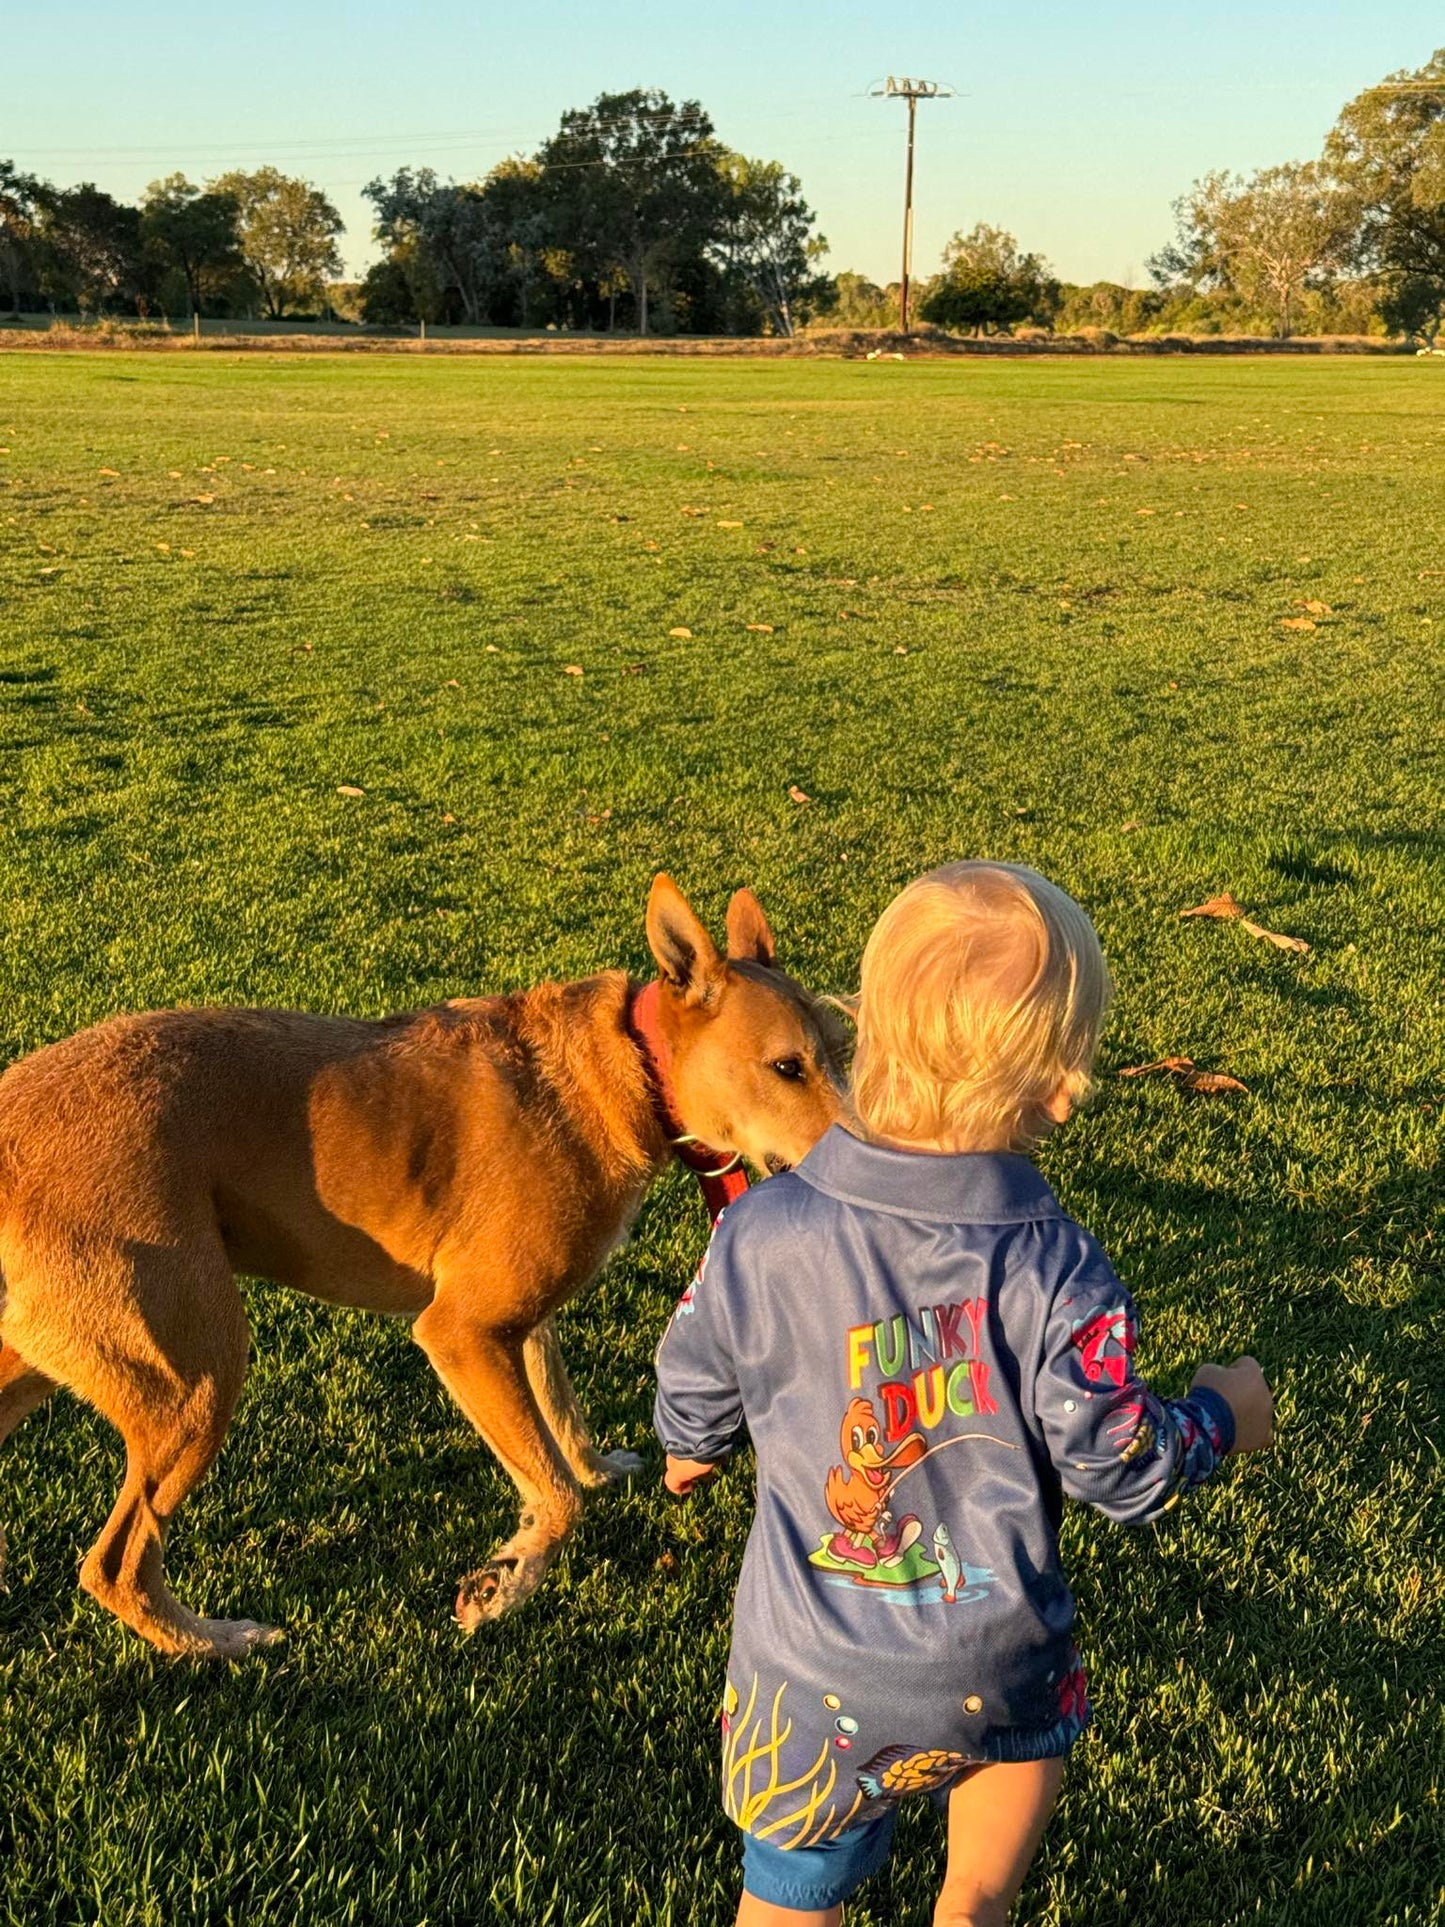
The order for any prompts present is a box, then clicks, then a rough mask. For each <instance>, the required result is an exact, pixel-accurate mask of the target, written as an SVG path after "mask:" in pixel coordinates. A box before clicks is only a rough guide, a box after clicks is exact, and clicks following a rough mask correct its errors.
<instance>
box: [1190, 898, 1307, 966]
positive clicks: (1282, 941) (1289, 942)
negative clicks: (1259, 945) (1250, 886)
mask: <svg viewBox="0 0 1445 1927" xmlns="http://www.w3.org/2000/svg"><path fill="white" fill-rule="evenodd" d="M1179 914H1180V916H1181V917H1227V918H1229V919H1230V920H1232V921H1234V922H1237V923H1238V924H1239V927H1240V929H1241V930H1245V931H1247V932H1248V933H1249V935H1250V936H1251V937H1262V938H1263V939H1264V941H1265V942H1266V943H1272V944H1273V945H1274V946H1275V948H1276V949H1277V950H1293V951H1294V952H1296V954H1297V955H1299V956H1301V957H1303V956H1305V955H1306V954H1307V953H1308V951H1309V945H1308V944H1307V943H1306V942H1305V940H1304V938H1303V937H1287V936H1285V935H1284V933H1283V932H1282V931H1279V930H1266V929H1265V927H1264V925H1263V924H1262V923H1255V922H1254V921H1253V920H1252V919H1251V918H1249V917H1247V916H1246V915H1245V914H1244V910H1243V907H1242V906H1241V905H1240V904H1239V903H1238V902H1237V901H1236V900H1235V898H1234V897H1233V896H1232V895H1231V893H1230V892H1229V891H1228V890H1224V891H1221V893H1220V894H1219V895H1218V896H1217V897H1211V898H1210V899H1209V901H1208V903H1197V904H1195V906H1194V908H1193V909H1192V910H1181V911H1180V912H1179Z"/></svg>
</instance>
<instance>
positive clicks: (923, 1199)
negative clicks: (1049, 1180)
mask: <svg viewBox="0 0 1445 1927" xmlns="http://www.w3.org/2000/svg"><path fill="white" fill-rule="evenodd" d="M797 1174H798V1176H799V1177H800V1178H802V1179H803V1180H804V1181H805V1182H806V1183H808V1184H810V1185H812V1187H813V1189H814V1190H815V1191H821V1192H822V1193H823V1194H824V1196H825V1197H829V1198H837V1199H838V1200H839V1201H840V1202H841V1203H843V1204H858V1205H862V1206H864V1207H865V1208H866V1209H868V1210H873V1211H888V1212H892V1213H893V1214H895V1215H896V1216H898V1217H906V1218H927V1219H932V1220H936V1221H937V1222H938V1223H940V1224H1011V1223H1022V1222H1025V1221H1027V1220H1029V1219H1034V1218H1059V1217H1062V1216H1063V1212H1062V1211H1061V1209H1060V1207H1059V1202H1058V1199H1057V1198H1055V1196H1054V1194H1053V1192H1052V1191H1051V1190H1050V1189H1049V1187H1048V1185H1047V1184H1046V1183H1045V1182H1044V1179H1043V1177H1042V1176H1041V1174H1040V1172H1039V1170H1038V1168H1037V1166H1035V1165H1034V1164H1032V1163H1030V1161H1029V1160H1028V1158H1026V1157H1020V1156H1019V1155H1018V1154H1017V1153H1016V1152H1013V1151H958V1152H953V1153H945V1154H941V1155H940V1154H936V1153H934V1152H930V1151H895V1150H892V1149H891V1148H889V1147H887V1146H885V1145H881V1144H865V1143H864V1142H863V1140H862V1139H861V1138H856V1137H854V1136H853V1134H852V1133H851V1132H850V1131H845V1130H844V1129H843V1127H842V1125H841V1124H835V1125H834V1126H833V1127H832V1129H831V1130H829V1131H827V1132H826V1133H825V1134H824V1135H823V1136H822V1137H821V1138H820V1139H819V1140H818V1142H817V1143H816V1144H815V1145H814V1146H813V1148H812V1150H811V1151H810V1152H809V1153H808V1155H807V1156H806V1157H805V1158H804V1159H803V1161H802V1163H801V1164H800V1165H798V1166H797Z"/></svg>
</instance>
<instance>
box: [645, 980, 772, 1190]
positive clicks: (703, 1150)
mask: <svg viewBox="0 0 1445 1927" xmlns="http://www.w3.org/2000/svg"><path fill="white" fill-rule="evenodd" d="M661 996H662V985H661V983H660V982H659V980H658V979H656V978H654V979H653V981H652V982H651V983H650V984H648V985H646V986H645V987H644V988H643V989H642V990H638V991H635V992H634V993H633V995H632V999H631V1002H630V1003H629V1004H628V1006H627V1028H628V1030H629V1031H630V1032H631V1035H632V1041H633V1042H634V1043H635V1044H636V1045H637V1047H638V1049H639V1050H640V1051H641V1052H642V1061H643V1063H644V1064H645V1065H646V1067H647V1076H648V1081H649V1083H650V1084H651V1085H652V1105H653V1109H654V1111H655V1112H656V1113H657V1122H658V1124H659V1126H660V1127H661V1130H662V1135H663V1136H664V1137H665V1138H666V1139H667V1141H668V1144H669V1145H670V1146H671V1148H672V1150H673V1151H674V1153H675V1154H676V1155H677V1156H678V1157H679V1158H680V1159H681V1160H682V1162H683V1163H684V1164H685V1165H686V1166H687V1168H688V1170H689V1171H691V1172H692V1174H693V1176H694V1177H695V1178H696V1179H697V1181H698V1184H699V1185H700V1186H701V1188H702V1195H703V1200H704V1202H705V1203H706V1205H707V1210H708V1216H709V1217H710V1218H711V1220H712V1222H713V1223H714V1224H716V1223H717V1221H718V1219H719V1218H720V1217H721V1216H722V1214H723V1212H724V1211H725V1210H726V1209H727V1207H728V1206H729V1205H730V1204H731V1203H732V1201H733V1199H734V1198H740V1197H741V1196H742V1194H743V1193H744V1191H746V1190H747V1188H748V1174H747V1172H746V1171H745V1170H744V1168H743V1161H742V1157H741V1154H734V1155H733V1156H731V1157H730V1156H729V1155H728V1154H727V1153H726V1152H724V1151H713V1150H710V1149H709V1148H708V1146H707V1145H706V1144H699V1143H698V1141H697V1139H696V1138H694V1137H692V1136H691V1135H690V1134H689V1132H688V1129H687V1126H686V1125H685V1124H684V1123H683V1121H682V1119H681V1118H680V1117H679V1116H678V1113H677V1100H676V1094H675V1092H674V1089H673V1083H672V1052H671V1050H670V1049H669V1048H668V1043H667V1039H666V1038H665V1037H664V1036H663V1034H662V1025H661V1023H660V1021H659V1018H658V1004H659V1002H660V1001H661Z"/></svg>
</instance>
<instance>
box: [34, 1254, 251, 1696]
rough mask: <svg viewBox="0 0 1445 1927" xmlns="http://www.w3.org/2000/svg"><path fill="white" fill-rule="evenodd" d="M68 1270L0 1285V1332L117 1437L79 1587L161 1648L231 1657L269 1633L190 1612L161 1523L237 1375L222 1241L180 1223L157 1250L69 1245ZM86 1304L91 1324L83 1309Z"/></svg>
mask: <svg viewBox="0 0 1445 1927" xmlns="http://www.w3.org/2000/svg"><path fill="white" fill-rule="evenodd" d="M66 1270H67V1271H68V1272H69V1274H70V1275H69V1277H62V1276H61V1275H59V1274H58V1273H57V1272H56V1271H53V1270H52V1271H50V1272H48V1273H47V1274H46V1276H45V1279H44V1287H43V1290H42V1289H38V1288H37V1280H36V1279H34V1278H32V1279H27V1280H26V1281H24V1285H25V1288H24V1289H22V1288H21V1281H19V1280H11V1281H10V1282H11V1284H12V1290H11V1297H10V1304H9V1306H8V1308H7V1316H6V1332H7V1336H10V1337H12V1338H13V1339H15V1340H18V1342H19V1343H20V1344H21V1345H22V1346H23V1347H24V1348H25V1352H26V1354H27V1355H28V1356H29V1357H31V1358H33V1359H35V1360H36V1361H37V1362H38V1363H39V1365H40V1366H41V1367H42V1368H43V1369H44V1370H46V1371H47V1372H49V1374H50V1375H51V1376H52V1377H54V1378H56V1379H58V1380H59V1382H60V1383H62V1384H64V1385H67V1386H69V1387H70V1389H71V1390H72V1391H74V1392H75V1393H77V1394H78V1395H79V1396H80V1397H81V1398H83V1399H84V1400H85V1401H86V1402H87V1404H90V1405H93V1406H94V1407H95V1408H96V1410H97V1411H98V1412H100V1413H101V1415H102V1416H103V1417H104V1418H107V1419H109V1420H110V1422H111V1424H112V1425H114V1426H115V1428H116V1430H117V1431H118V1432H119V1433H120V1435H121V1437H122V1439H123V1440H124V1441H125V1450H126V1472H125V1482H124V1484H123V1485H122V1487H121V1491H120V1496H119V1498H118V1499H117V1500H116V1503H115V1508H114V1510H113V1511H112V1513H111V1515H110V1517H109V1519H108V1520H107V1521H106V1523H105V1525H104V1527H103V1528H102V1530H101V1534H100V1537H99V1539H97V1541H96V1542H95V1545H94V1546H93V1547H92V1549H91V1551H90V1552H89V1553H88V1554H87V1556H86V1559H85V1562H84V1564H83V1565H82V1566H81V1569H80V1583H81V1585H82V1586H83V1587H84V1588H85V1590H86V1591H87V1592H89V1593H90V1594H92V1595H93V1597H94V1598H95V1599H96V1600H98V1601H99V1603H100V1604H101V1605H102V1606H105V1607H106V1608H108V1610H109V1611H111V1612H113V1613H114V1614H115V1615H116V1617H117V1618H118V1619H120V1620H122V1621H124V1623H125V1624H126V1625H127V1626H129V1627H131V1628H132V1630H133V1631H135V1632H137V1633H139V1634H140V1635H141V1637H142V1638H143V1639H148V1640H149V1641H150V1642H151V1644H152V1645H153V1646H158V1647H159V1648H160V1649H161V1651H162V1652H167V1653H194V1654H198V1655H202V1656H207V1657H214V1658H223V1659H238V1658H240V1657H241V1655H242V1654H244V1653H246V1652H248V1651H249V1650H250V1649H251V1647H253V1646H257V1645H261V1644H264V1643H266V1642H268V1641H269V1640H271V1639H272V1638H274V1637H276V1635H275V1634H274V1633H272V1632H271V1631H270V1629H269V1628H267V1627H264V1626H258V1625H256V1624H254V1623H253V1622H252V1621H250V1620H225V1619H201V1618H199V1617H198V1616H197V1615H196V1614H195V1613H192V1612H188V1611H187V1609H186V1608H185V1607H184V1606H183V1605H181V1604H180V1602H179V1601H178V1600H177V1599H176V1598H175V1597H174V1596H173V1594H172V1593H171V1592H170V1590H169V1588H168V1587H167V1585H166V1579H165V1568H164V1563H163V1549H164V1545H165V1537H166V1531H167V1528H168V1527H169V1525H170V1522H171V1520H172V1518H173V1517H174V1515H175V1513H176V1510H177V1508H178V1507H179V1506H180V1505H181V1504H182V1502H183V1501H184V1499H185V1498H186V1496H187V1494H188V1493H189V1492H190V1491H191V1490H192V1489H193V1488H194V1487H195V1486H196V1485H197V1484H198V1483H199V1481H200V1480H201V1478H202V1477H203V1476H204V1474H205V1473H206V1471H207V1470H208V1468H209V1467H210V1465H211V1462H212V1461H213V1460H214V1458H215V1456H216V1454H217V1452H218V1451H219V1450H220V1448H221V1441H222V1439H223V1438H224V1437H225V1433H226V1426H227V1424H228V1423H229V1421H230V1417H231V1412H232V1410H233V1408H234V1406H235V1403H236V1399H237V1396H238V1395H239V1393H240V1390H241V1383H242V1380H243V1379H244V1378H245V1375H246V1352H247V1331H246V1315H245V1311H244V1309H243V1307H242V1304H241V1297H240V1293H239V1292H238V1291H237V1289H236V1283H235V1280H234V1278H233V1277H232V1276H231V1268H230V1265H229V1264H228V1263H227V1261H226V1257H225V1254H224V1252H223V1251H222V1250H221V1249H220V1247H219V1245H217V1246H215V1247H214V1249H212V1248H210V1247H209V1245H208V1243H207V1242H206V1241H205V1239H204V1236H203V1235H202V1234H198V1235H193V1236H192V1237H189V1238H187V1237H186V1236H185V1234H184V1232H183V1231H182V1232H178V1234H177V1235H176V1239H175V1242H170V1243H166V1244H161V1243H159V1242H157V1243H154V1244H148V1245H143V1246H139V1247H136V1246H133V1245H126V1246H112V1245H101V1246H99V1247H97V1246H94V1245H92V1246H90V1247H88V1248H79V1249H75V1250H73V1251H72V1252H71V1253H70V1254H69V1255H68V1260H67V1264H66ZM97 1304H99V1305H103V1306H104V1308H105V1313H104V1318H103V1321H100V1322H99V1324H98V1326H97V1322H96V1321H93V1320H92V1319H91V1318H88V1317H87V1316H86V1309H85V1308H86V1307H88V1306H94V1305H97ZM42 1305H43V1307H44V1315H43V1316H41V1315H39V1308H40V1307H41V1306H42Z"/></svg>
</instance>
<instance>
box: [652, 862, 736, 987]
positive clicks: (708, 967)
mask: <svg viewBox="0 0 1445 1927" xmlns="http://www.w3.org/2000/svg"><path fill="white" fill-rule="evenodd" d="M647 946H648V948H649V949H650V950H651V952H652V954H653V956H654V957H655V958H656V959H657V967H658V969H659V970H660V971H661V972H662V974H663V976H664V977H665V978H666V979H667V981H668V983H670V984H671V985H672V987H673V989H674V990H678V991H681V992H682V994H683V996H684V997H685V998H686V1000H687V1002H688V1003H690V1004H705V1003H707V1002H709V1001H710V1000H711V998H712V997H713V996H714V995H715V994H716V993H717V990H718V988H719V986H720V985H721V983H722V978H723V969H724V965H723V960H722V958H721V957H720V956H719V955H718V948H717V945H716V944H715V943H714V942H713V940H712V938H711V937H710V936H709V935H708V933H707V931H706V930H705V929H704V928H703V926H702V924H701V922H700V921H699V919H698V916H697V913H696V912H695V911H694V909H693V907H692V905H691V904H690V903H689V902H688V900H687V898H686V897H685V896H684V895H683V894H682V892H681V890H679V889H678V887H677V885H676V884H675V883H674V882H673V880H672V878H671V877H670V876H668V875H667V873H666V872H665V871H659V873H658V874H657V875H656V876H655V877H654V878H653V879H652V894H651V895H650V896H649V897H648V899H647Z"/></svg>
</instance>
